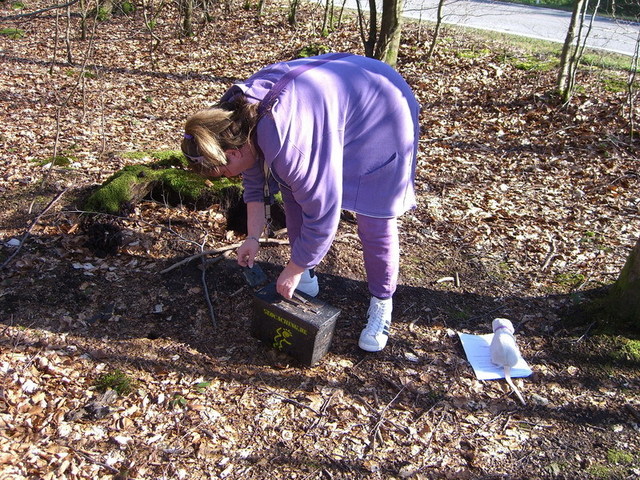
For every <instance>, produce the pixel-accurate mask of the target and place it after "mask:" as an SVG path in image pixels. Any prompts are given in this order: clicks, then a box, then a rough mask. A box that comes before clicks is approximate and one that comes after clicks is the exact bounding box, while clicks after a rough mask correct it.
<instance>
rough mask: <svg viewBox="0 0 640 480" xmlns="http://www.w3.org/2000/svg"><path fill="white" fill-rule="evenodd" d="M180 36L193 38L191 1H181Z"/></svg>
mask: <svg viewBox="0 0 640 480" xmlns="http://www.w3.org/2000/svg"><path fill="white" fill-rule="evenodd" d="M182 15H183V18H182V35H183V36H185V37H192V36H193V0H182Z"/></svg>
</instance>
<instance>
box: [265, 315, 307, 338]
mask: <svg viewBox="0 0 640 480" xmlns="http://www.w3.org/2000/svg"><path fill="white" fill-rule="evenodd" d="M262 313H264V314H265V315H266V316H267V317H271V318H273V319H274V320H276V321H278V322H280V323H282V324H283V325H286V326H287V327H289V328H292V329H294V330H295V331H296V332H298V333H301V334H302V335H308V332H307V329H306V328H302V327H301V326H300V325H296V324H295V323H293V322H292V321H291V320H287V319H286V318H282V317H281V316H280V315H278V314H277V313H275V312H272V311H271V310H269V309H266V308H264V309H263V310H262Z"/></svg>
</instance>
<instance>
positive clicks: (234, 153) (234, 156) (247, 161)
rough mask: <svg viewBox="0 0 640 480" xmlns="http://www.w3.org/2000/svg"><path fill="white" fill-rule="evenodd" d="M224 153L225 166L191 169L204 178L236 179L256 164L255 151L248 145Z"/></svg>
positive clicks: (198, 166)
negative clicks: (225, 157) (225, 158)
mask: <svg viewBox="0 0 640 480" xmlns="http://www.w3.org/2000/svg"><path fill="white" fill-rule="evenodd" d="M224 153H225V154H226V156H227V164H226V165H218V166H216V167H212V168H206V167H203V166H202V165H194V166H192V168H193V169H194V170H195V171H196V172H197V173H198V174H199V175H202V176H204V177H215V178H217V177H237V176H238V175H240V174H241V173H242V172H244V171H245V170H248V169H249V168H251V167H253V166H254V165H255V163H256V154H255V150H254V149H253V147H252V146H251V145H250V144H249V143H246V144H244V145H243V146H242V147H240V148H234V149H229V150H226V151H225V152H224Z"/></svg>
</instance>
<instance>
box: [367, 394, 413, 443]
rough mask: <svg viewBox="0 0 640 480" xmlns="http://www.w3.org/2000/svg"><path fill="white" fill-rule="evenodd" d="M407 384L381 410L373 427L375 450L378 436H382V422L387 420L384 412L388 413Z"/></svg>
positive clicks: (372, 436) (372, 440)
mask: <svg viewBox="0 0 640 480" xmlns="http://www.w3.org/2000/svg"><path fill="white" fill-rule="evenodd" d="M404 389H405V386H404V385H403V386H402V388H401V389H400V391H399V392H398V393H396V396H395V397H393V398H392V399H391V401H390V402H389V403H387V404H386V405H385V406H384V408H383V409H382V411H381V412H380V417H379V418H378V421H377V422H376V424H375V425H374V427H373V430H372V431H371V450H375V448H376V438H378V437H380V436H381V435H380V425H382V423H383V422H384V421H385V418H384V414H385V413H386V411H387V410H389V407H390V406H391V405H392V404H393V402H395V401H396V400H397V399H398V397H399V396H400V394H401V393H402V392H404Z"/></svg>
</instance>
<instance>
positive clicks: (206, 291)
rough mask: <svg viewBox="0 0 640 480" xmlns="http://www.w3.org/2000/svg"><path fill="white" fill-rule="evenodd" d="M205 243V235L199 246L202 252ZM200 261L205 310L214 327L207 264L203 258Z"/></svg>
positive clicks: (214, 320) (214, 314) (214, 321)
mask: <svg viewBox="0 0 640 480" xmlns="http://www.w3.org/2000/svg"><path fill="white" fill-rule="evenodd" d="M206 242H207V236H206V235H205V237H204V240H202V244H200V250H204V245H205V243H206ZM200 260H201V261H202V275H201V277H200V278H201V282H202V289H203V290H204V299H205V301H206V302H207V308H208V309H209V318H211V323H212V324H213V326H214V327H215V326H216V313H215V311H214V309H213V303H212V302H211V296H210V295H209V286H208V285H207V263H206V259H205V257H204V256H202V257H200Z"/></svg>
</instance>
